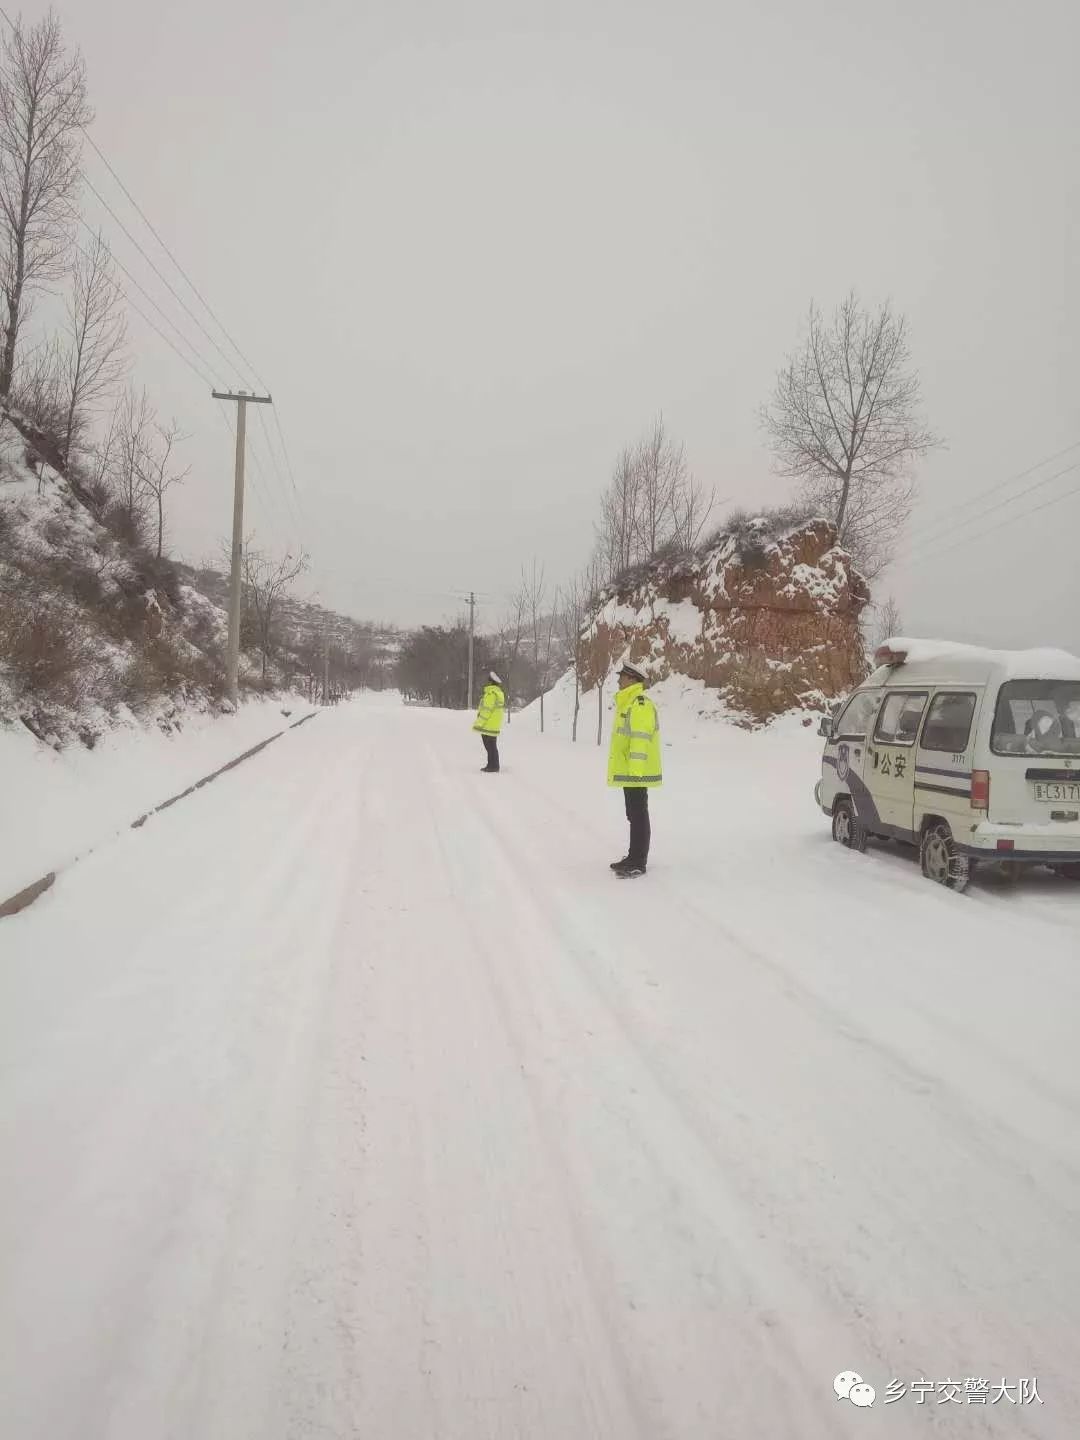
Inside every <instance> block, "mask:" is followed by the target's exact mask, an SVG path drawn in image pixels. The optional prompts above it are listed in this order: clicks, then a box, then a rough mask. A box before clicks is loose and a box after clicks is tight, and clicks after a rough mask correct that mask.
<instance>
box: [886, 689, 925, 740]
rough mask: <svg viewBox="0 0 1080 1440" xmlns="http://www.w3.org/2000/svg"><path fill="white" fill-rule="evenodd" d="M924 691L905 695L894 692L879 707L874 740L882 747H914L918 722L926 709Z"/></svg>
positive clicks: (901, 692) (900, 692)
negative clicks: (879, 713)
mask: <svg viewBox="0 0 1080 1440" xmlns="http://www.w3.org/2000/svg"><path fill="white" fill-rule="evenodd" d="M926 698H927V697H926V691H922V692H921V693H920V694H905V693H904V692H903V691H895V692H894V693H893V694H891V695H890V696H889V698H888V699H887V700H886V701H885V704H884V705H883V706H882V707H881V718H880V719H879V720H878V723H877V729H876V730H875V731H874V739H875V740H880V741H881V743H882V744H883V745H914V744H915V737H916V735H917V734H918V733H919V721H920V720H921V719H922V713H923V711H924V710H925V709H926Z"/></svg>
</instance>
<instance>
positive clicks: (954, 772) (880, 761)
mask: <svg viewBox="0 0 1080 1440" xmlns="http://www.w3.org/2000/svg"><path fill="white" fill-rule="evenodd" d="M874 660H875V662H876V664H877V668H876V669H875V670H874V672H873V674H872V675H871V676H870V677H869V678H868V679H867V680H866V681H865V682H864V683H863V684H862V685H860V686H859V688H858V689H857V690H856V691H855V692H854V693H853V694H852V695H850V696H849V697H848V699H847V700H846V701H845V702H844V703H843V704H842V705H840V706H838V707H836V708H835V709H834V712H833V714H832V715H831V716H826V717H825V718H824V719H823V720H822V722H821V727H820V733H821V734H822V735H823V736H824V738H825V742H826V743H825V752H824V755H823V758H822V772H821V779H820V780H819V781H818V783H817V786H816V788H815V791H814V798H815V799H816V801H817V803H818V805H819V806H820V807H821V809H822V810H823V811H824V812H825V814H826V815H829V816H831V818H832V833H833V839H834V840H836V841H838V842H839V843H840V844H841V845H846V846H848V847H849V848H850V849H853V850H864V849H865V848H866V845H867V841H868V840H869V839H870V837H871V836H880V837H884V838H888V839H892V840H899V841H902V842H905V843H907V844H911V845H915V846H917V847H918V849H919V855H920V859H921V863H922V871H923V874H924V875H926V876H927V877H928V878H929V879H931V880H935V881H937V882H938V884H941V885H945V886H948V888H949V889H952V890H964V889H965V888H966V887H967V884H968V881H969V879H970V877H971V874H972V871H973V870H974V868H975V867H976V865H978V864H979V863H982V862H986V861H994V862H996V863H998V864H1003V865H1005V866H1006V867H1007V868H1008V870H1009V871H1010V873H1012V874H1014V875H1015V874H1017V873H1018V872H1019V867H1020V866H1029V865H1045V866H1049V867H1050V868H1051V869H1053V870H1055V871H1057V873H1058V874H1059V875H1062V876H1063V877H1065V878H1066V879H1069V880H1080V660H1078V659H1077V658H1076V657H1075V656H1073V655H1069V654H1067V653H1066V652H1065V651H1061V650H1022V651H1021V650H1017V651H993V650H982V649H978V648H976V647H974V646H968V645H952V644H947V643H945V642H937V641H920V640H903V639H894V640H888V641H886V642H885V644H884V645H882V646H881V647H880V648H879V649H878V650H877V652H876V653H875V655H874Z"/></svg>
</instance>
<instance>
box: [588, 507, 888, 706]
mask: <svg viewBox="0 0 1080 1440" xmlns="http://www.w3.org/2000/svg"><path fill="white" fill-rule="evenodd" d="M868 599H869V591H868V589H867V586H866V583H865V581H864V580H863V579H862V577H861V576H860V575H858V573H857V572H856V571H855V570H854V569H853V567H852V565H851V561H850V559H849V557H848V556H847V555H846V553H845V552H844V551H842V550H840V549H839V548H838V547H837V544H836V531H835V529H834V527H833V526H832V525H830V524H829V523H828V522H827V521H825V520H810V521H803V522H800V523H797V524H792V525H790V526H787V527H779V528H777V527H776V526H775V525H773V524H771V523H770V519H769V518H768V517H760V518H759V519H757V520H752V521H749V522H742V523H741V524H740V526H739V527H738V530H737V533H730V534H723V535H721V536H719V537H718V538H717V540H716V541H715V543H714V544H713V545H711V546H710V547H709V549H708V550H706V551H705V552H704V553H703V554H702V555H700V556H698V557H696V558H693V559H690V560H680V561H675V562H671V561H661V562H658V563H656V564H655V565H653V566H650V567H646V568H644V569H641V570H639V571H637V572H635V573H634V574H633V575H632V576H630V577H629V578H628V579H627V580H626V581H625V582H623V583H621V584H620V583H616V585H615V586H614V587H613V589H612V591H611V592H610V593H609V594H608V596H607V598H606V600H605V602H604V604H603V605H602V607H601V609H600V611H599V613H598V614H597V616H596V618H595V619H594V621H593V622H592V624H591V625H590V626H589V628H588V629H587V630H586V632H585V634H584V636H583V641H584V644H583V661H582V666H581V680H582V685H583V687H584V688H585V689H586V690H593V689H595V686H596V683H597V681H598V680H599V679H602V678H603V677H604V676H606V675H609V674H610V673H611V672H612V671H613V670H614V669H616V668H617V667H618V665H620V664H621V663H622V662H623V661H624V660H633V661H636V662H637V663H639V664H641V665H642V666H643V668H644V669H645V670H646V672H647V673H648V674H649V675H650V676H651V677H652V678H654V679H661V678H664V677H666V676H668V675H671V674H677V675H683V676H687V677H689V678H690V679H693V680H697V681H700V682H702V683H703V684H704V685H705V686H707V687H708V688H709V689H710V690H712V691H715V692H717V693H718V694H719V695H720V696H721V697H722V699H723V701H724V702H725V704H726V707H727V709H728V711H729V712H730V713H731V714H732V715H734V716H737V717H741V718H742V719H743V720H744V721H746V722H747V723H751V724H754V723H760V722H762V721H765V720H768V719H770V718H771V717H773V716H775V715H778V714H781V713H783V712H784V711H787V710H791V709H797V708H800V707H802V708H807V707H818V706H821V705H822V704H824V703H825V702H826V701H827V700H828V699H830V698H833V697H835V696H838V695H842V694H844V693H846V692H847V691H848V690H849V689H850V688H851V687H852V686H853V685H855V684H857V683H858V682H859V681H860V680H861V679H862V678H863V676H864V675H865V673H866V659H865V655H864V652H863V642H862V638H861V635H860V632H859V615H860V613H861V611H862V610H863V608H864V606H865V605H866V603H867V601H868Z"/></svg>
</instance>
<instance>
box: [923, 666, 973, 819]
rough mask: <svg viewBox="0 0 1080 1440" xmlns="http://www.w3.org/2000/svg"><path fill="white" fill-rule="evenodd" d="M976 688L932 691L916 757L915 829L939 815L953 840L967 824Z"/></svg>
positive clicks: (969, 815) (969, 809) (969, 811)
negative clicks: (930, 817) (949, 829)
mask: <svg viewBox="0 0 1080 1440" xmlns="http://www.w3.org/2000/svg"><path fill="white" fill-rule="evenodd" d="M981 695H982V692H981V690H979V689H962V688H961V687H959V686H958V687H957V688H956V689H955V690H953V689H941V690H938V691H936V692H935V694H934V698H933V699H932V700H931V701H930V706H929V709H928V710H927V712H926V720H925V722H924V724H923V727H922V734H921V735H920V737H919V747H918V749H917V751H916V753H915V821H914V823H915V829H916V830H921V828H922V822H923V818H924V816H926V815H940V816H941V817H942V818H943V819H945V820H947V821H948V822H949V825H950V826H951V828H952V832H953V834H954V835H958V834H960V832H961V830H962V829H963V828H965V827H969V826H970V824H971V818H972V816H971V771H972V761H973V755H974V750H973V744H974V734H975V717H976V715H977V714H978V711H979V700H980V698H981Z"/></svg>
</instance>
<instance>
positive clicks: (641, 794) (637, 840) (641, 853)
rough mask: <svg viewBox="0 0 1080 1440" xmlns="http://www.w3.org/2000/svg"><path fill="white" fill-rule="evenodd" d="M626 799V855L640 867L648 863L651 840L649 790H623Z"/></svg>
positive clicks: (633, 863)
mask: <svg viewBox="0 0 1080 1440" xmlns="http://www.w3.org/2000/svg"><path fill="white" fill-rule="evenodd" d="M623 796H624V797H625V800H626V818H627V819H628V820H629V821H630V853H629V855H628V856H627V857H626V858H627V859H628V860H629V861H630V863H631V864H632V865H640V866H641V868H642V869H644V868H645V866H646V865H647V864H648V863H649V842H650V841H651V840H652V826H651V824H650V823H649V792H648V790H645V789H637V790H631V789H630V788H629V786H628V787H627V788H625V789H624V790H623Z"/></svg>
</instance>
